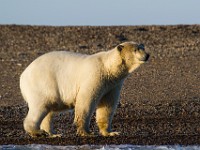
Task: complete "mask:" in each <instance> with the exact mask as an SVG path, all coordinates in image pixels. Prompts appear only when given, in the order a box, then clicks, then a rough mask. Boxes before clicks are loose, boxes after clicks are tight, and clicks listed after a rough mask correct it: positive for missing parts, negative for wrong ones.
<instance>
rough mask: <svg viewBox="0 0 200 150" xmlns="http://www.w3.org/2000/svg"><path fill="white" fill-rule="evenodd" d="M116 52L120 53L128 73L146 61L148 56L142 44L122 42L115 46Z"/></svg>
mask: <svg viewBox="0 0 200 150" xmlns="http://www.w3.org/2000/svg"><path fill="white" fill-rule="evenodd" d="M117 50H118V51H119V52H120V55H121V58H122V62H123V63H124V64H125V66H126V67H127V69H128V72H129V73H131V72H132V71H134V70H135V69H136V68H138V67H139V66H140V65H141V64H143V63H145V62H146V61H148V59H149V56H150V55H149V54H148V53H147V52H145V47H144V44H137V43H135V42H124V43H122V44H120V45H118V46H117Z"/></svg>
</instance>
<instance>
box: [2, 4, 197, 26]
mask: <svg viewBox="0 0 200 150" xmlns="http://www.w3.org/2000/svg"><path fill="white" fill-rule="evenodd" d="M0 24H20V25H21V24H23V25H56V26H60V25H61V26H66V25H152V24H155V25H170V24H200V0H0Z"/></svg>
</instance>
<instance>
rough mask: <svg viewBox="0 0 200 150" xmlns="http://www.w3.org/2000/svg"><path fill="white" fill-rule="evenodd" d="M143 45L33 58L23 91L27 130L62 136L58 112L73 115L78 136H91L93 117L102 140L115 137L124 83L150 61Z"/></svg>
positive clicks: (36, 133) (26, 73) (23, 82)
mask: <svg viewBox="0 0 200 150" xmlns="http://www.w3.org/2000/svg"><path fill="white" fill-rule="evenodd" d="M148 58H149V54H148V53H146V52H145V49H144V45H143V44H137V43H135V42H124V43H122V44H119V45H118V46H116V47H115V48H113V49H112V50H109V51H104V52H99V53H96V54H93V55H85V54H77V53H72V52H66V51H53V52H49V53H47V54H44V55H42V56H40V57H39V58H37V59H36V60H34V61H33V62H32V63H31V64H30V65H29V66H28V67H27V68H26V69H25V71H24V72H23V73H22V74H21V77H20V89H21V93H22V95H23V98H24V99H25V101H26V102H27V104H28V107H29V111H28V114H27V116H26V118H25V120H24V129H25V131H26V132H27V133H28V134H30V135H31V136H51V137H57V136H60V135H58V134H56V133H55V132H54V130H53V127H52V116H53V114H54V112H58V111H63V110H73V109H74V111H75V117H74V123H75V124H76V126H77V134H78V135H80V136H89V135H91V133H90V131H89V124H90V119H91V116H92V114H93V112H94V111H95V110H96V123H97V125H98V128H99V132H100V134H101V135H102V136H115V135H119V132H113V131H112V130H111V122H112V119H113V115H114V113H115V110H116V108H117V104H118V101H119V96H120V90H121V88H122V85H123V82H124V79H125V78H126V77H127V76H128V75H129V74H130V73H131V72H133V71H134V70H135V69H136V68H138V67H139V66H140V65H141V64H143V63H144V62H146V61H147V60H148Z"/></svg>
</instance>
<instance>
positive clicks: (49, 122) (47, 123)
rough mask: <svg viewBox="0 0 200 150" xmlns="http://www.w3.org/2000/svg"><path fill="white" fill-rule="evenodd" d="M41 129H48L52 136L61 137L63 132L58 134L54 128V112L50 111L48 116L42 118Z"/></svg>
mask: <svg viewBox="0 0 200 150" xmlns="http://www.w3.org/2000/svg"><path fill="white" fill-rule="evenodd" d="M40 129H42V130H44V131H46V132H47V133H48V134H49V136H50V137H61V136H62V135H61V134H56V132H55V131H54V129H53V112H49V113H48V114H47V115H46V117H45V118H44V119H43V120H42V123H41V125H40Z"/></svg>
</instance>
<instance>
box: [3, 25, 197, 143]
mask: <svg viewBox="0 0 200 150" xmlns="http://www.w3.org/2000/svg"><path fill="white" fill-rule="evenodd" d="M124 41H136V42H139V43H144V44H145V45H146V50H147V51H148V52H150V54H151V58H150V61H149V62H148V63H147V64H144V65H143V66H142V67H140V68H139V69H138V70H137V71H136V72H134V73H133V74H132V75H131V76H129V77H128V78H127V80H126V81H125V84H124V87H123V90H122V92H121V102H120V104H119V107H118V109H117V112H116V115H115V117H114V120H113V129H114V130H116V131H120V132H121V135H120V136H117V137H102V136H96V137H78V136H76V135H75V132H76V128H75V127H74V126H73V125H72V123H73V115H70V114H69V113H61V114H59V115H57V116H56V117H55V128H56V130H57V131H58V133H62V134H63V137H62V138H54V139H52V138H31V137H29V136H28V135H27V134H26V133H25V132H24V130H23V119H24V117H25V116H26V114H27V111H28V107H27V105H26V104H25V102H24V101H23V99H22V96H21V94H20V90H19V76H20V74H21V73H22V71H23V70H24V69H25V68H26V67H27V66H28V64H30V63H31V62H32V61H33V60H34V59H35V58H37V57H38V56H40V55H42V54H44V53H46V52H49V51H53V50H66V51H75V52H80V53H86V54H93V53H96V52H99V51H103V50H108V49H110V48H112V47H114V46H116V45H117V44H119V43H121V42H124ZM199 124H200V25H190V26H188V25H178V26H119V27H90V26H88V27H44V26H15V25H10V26H6V25H1V26H0V144H31V143H36V144H39V143H40V144H55V145H81V144H181V145H187V144H200V127H199ZM91 130H92V131H97V126H96V125H95V117H93V119H92V122H91Z"/></svg>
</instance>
